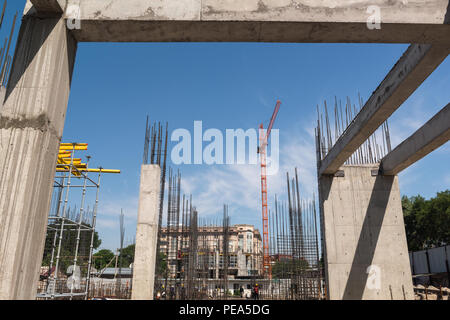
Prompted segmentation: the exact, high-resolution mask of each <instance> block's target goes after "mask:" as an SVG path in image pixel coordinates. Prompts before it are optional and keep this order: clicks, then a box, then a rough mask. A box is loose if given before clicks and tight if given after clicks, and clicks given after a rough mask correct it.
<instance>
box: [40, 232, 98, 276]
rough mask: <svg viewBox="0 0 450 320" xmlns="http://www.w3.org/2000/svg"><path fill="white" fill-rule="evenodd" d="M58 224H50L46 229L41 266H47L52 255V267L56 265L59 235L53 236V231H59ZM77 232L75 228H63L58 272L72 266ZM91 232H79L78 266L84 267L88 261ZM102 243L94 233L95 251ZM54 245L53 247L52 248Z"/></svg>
mask: <svg viewBox="0 0 450 320" xmlns="http://www.w3.org/2000/svg"><path fill="white" fill-rule="evenodd" d="M60 228H61V226H60V225H59V224H50V225H48V227H47V236H46V238H45V250H44V256H43V258H42V266H49V265H50V261H51V257H52V254H53V266H55V263H56V256H57V252H58V246H59V241H60V239H59V237H60V234H59V233H58V234H55V233H56V231H55V229H60ZM77 236H78V230H77V228H73V227H67V228H64V232H63V233H62V239H61V249H60V250H59V251H60V253H59V256H60V259H59V270H60V271H65V270H66V269H67V268H68V267H69V266H71V265H73V260H74V257H75V249H76V243H77ZM91 236H92V232H88V231H81V232H80V241H79V246H78V253H77V255H78V260H77V264H78V265H85V264H87V262H88V260H89V251H90V244H91ZM101 243H102V241H101V239H100V237H99V235H98V233H97V232H95V233H94V241H93V247H94V249H97V248H98V247H100V245H101ZM53 245H54V247H53Z"/></svg>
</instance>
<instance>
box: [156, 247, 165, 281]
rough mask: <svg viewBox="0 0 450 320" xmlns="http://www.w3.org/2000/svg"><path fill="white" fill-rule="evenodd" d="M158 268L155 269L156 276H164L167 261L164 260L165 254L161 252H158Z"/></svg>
mask: <svg viewBox="0 0 450 320" xmlns="http://www.w3.org/2000/svg"><path fill="white" fill-rule="evenodd" d="M157 258H158V263H157V266H158V269H157V270H156V274H157V275H158V276H161V277H163V276H165V274H166V271H167V261H166V255H165V254H164V253H163V252H159V254H158V257H157Z"/></svg>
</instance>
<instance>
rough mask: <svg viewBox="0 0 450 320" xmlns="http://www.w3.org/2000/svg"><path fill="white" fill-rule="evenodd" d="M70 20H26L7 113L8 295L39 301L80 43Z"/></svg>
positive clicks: (1, 242) (0, 183) (1, 248)
mask: <svg viewBox="0 0 450 320" xmlns="http://www.w3.org/2000/svg"><path fill="white" fill-rule="evenodd" d="M65 26H66V25H65V21H64V20H62V19H45V20H43V19H36V18H31V17H28V18H26V19H24V21H23V22H22V25H21V29H20V33H19V37H18V43H17V47H16V53H15V57H14V62H13V66H12V73H11V77H10V80H9V82H8V87H7V90H6V98H5V99H6V100H5V103H4V105H3V107H2V110H1V118H0V142H1V143H0V299H34V298H35V296H36V287H37V284H38V277H39V268H40V266H41V260H42V255H43V251H44V241H45V233H46V232H45V230H46V226H47V217H48V212H49V209H50V200H51V194H52V186H53V178H54V174H55V164H56V158H57V152H58V148H59V143H60V140H61V136H62V132H63V127H64V119H65V115H66V109H67V102H68V98H69V91H70V82H71V77H72V70H73V64H74V60H75V53H76V48H77V45H76V42H75V40H74V39H73V38H72V37H71V36H70V35H69V34H68V33H67V31H66V27H65Z"/></svg>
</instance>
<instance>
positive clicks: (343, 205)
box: [319, 165, 414, 300]
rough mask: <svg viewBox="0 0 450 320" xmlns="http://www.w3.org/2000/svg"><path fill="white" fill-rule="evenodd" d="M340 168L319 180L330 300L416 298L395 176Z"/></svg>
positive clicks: (374, 167) (376, 167)
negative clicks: (338, 173) (339, 174)
mask: <svg viewBox="0 0 450 320" xmlns="http://www.w3.org/2000/svg"><path fill="white" fill-rule="evenodd" d="M341 169H342V170H344V173H345V177H333V176H322V177H321V178H320V180H319V192H320V201H321V215H322V217H321V218H322V220H321V221H322V232H323V233H322V234H323V237H324V250H325V267H326V278H327V285H328V294H329V298H330V299H332V300H338V299H351V300H359V299H364V300H366V299H367V300H369V299H370V300H371V299H387V300H389V299H400V300H403V299H408V300H409V299H414V293H413V287H412V277H411V269H410V264H409V257H408V248H407V244H406V233H405V226H404V222H403V213H402V206H401V199H400V191H399V187H398V179H397V177H396V176H380V175H378V176H372V175H371V171H372V170H378V166H376V165H375V166H343V167H342V168H341ZM369 266H372V267H371V271H370V274H368V273H367V272H368V268H369ZM378 268H379V269H378ZM377 271H379V272H377ZM377 280H379V282H378V281H377Z"/></svg>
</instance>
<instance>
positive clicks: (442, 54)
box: [319, 44, 450, 175]
mask: <svg viewBox="0 0 450 320" xmlns="http://www.w3.org/2000/svg"><path fill="white" fill-rule="evenodd" d="M449 48H450V47H449V46H447V45H445V46H437V45H434V46H432V45H423V44H413V45H411V46H409V48H408V49H407V50H406V51H405V53H404V54H403V55H402V57H401V58H400V60H399V61H398V62H397V63H396V64H395V66H394V67H393V68H392V69H391V70H390V71H389V73H388V75H387V76H386V77H385V78H384V80H383V81H382V82H381V84H380V85H379V86H378V88H377V89H376V90H375V91H374V92H373V93H372V95H371V97H370V98H369V100H367V102H366V104H365V105H364V107H363V109H362V110H361V111H360V112H359V113H358V115H357V116H356V117H355V119H354V121H352V123H351V124H350V125H349V126H348V128H347V129H346V130H345V132H344V133H343V134H342V136H341V137H340V138H339V140H338V141H337V142H336V144H335V145H334V146H333V148H331V150H330V151H329V152H328V154H327V156H326V157H325V159H323V161H322V163H321V166H320V169H319V174H320V175H322V174H334V173H335V172H336V171H337V170H338V169H339V167H340V166H341V165H343V164H344V162H345V161H346V160H347V159H348V158H349V157H350V156H351V155H352V154H353V153H354V152H355V151H356V150H357V149H358V148H359V147H360V146H361V144H362V143H364V141H366V140H367V139H368V138H369V137H370V135H372V133H373V132H375V130H376V129H377V128H378V127H379V126H380V125H381V124H382V123H383V122H385V121H386V120H387V119H388V118H389V116H390V115H391V114H392V113H393V112H394V111H395V110H397V109H398V108H399V107H400V106H401V105H402V103H403V102H404V101H406V99H408V97H409V96H410V95H411V94H412V93H413V92H414V91H415V90H416V89H417V88H418V87H419V86H420V85H421V84H422V82H423V81H425V79H426V78H427V77H428V76H429V75H430V74H431V73H432V72H433V71H434V70H435V69H436V68H437V67H438V66H439V65H440V64H441V63H442V61H444V60H445V58H446V57H447V56H448V53H449V52H450V51H449Z"/></svg>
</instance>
